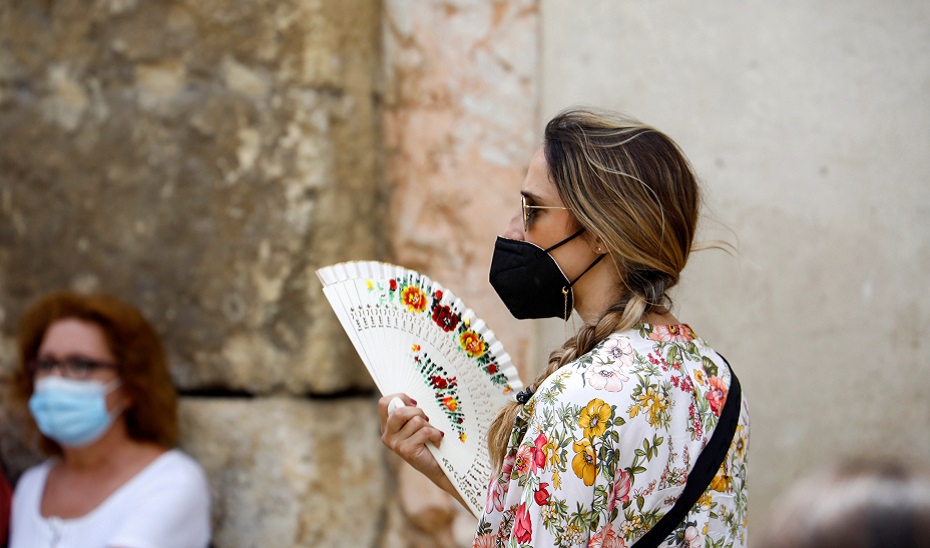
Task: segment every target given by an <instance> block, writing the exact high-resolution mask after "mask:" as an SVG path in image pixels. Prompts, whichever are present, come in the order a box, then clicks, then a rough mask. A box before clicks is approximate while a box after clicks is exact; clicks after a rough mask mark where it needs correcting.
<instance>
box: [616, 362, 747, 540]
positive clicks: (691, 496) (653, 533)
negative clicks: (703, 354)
mask: <svg viewBox="0 0 930 548" xmlns="http://www.w3.org/2000/svg"><path fill="white" fill-rule="evenodd" d="M717 355H718V356H720V354H719V353H718V354H717ZM720 359H722V360H723V363H725V364H727V369H729V370H730V391H729V392H728V393H727V401H726V402H725V403H724V404H723V410H721V411H720V419H719V420H718V421H717V427H716V428H714V433H713V434H712V435H711V437H710V441H708V442H707V445H706V446H704V450H702V451H701V454H700V456H698V459H697V461H696V462H695V463H694V468H692V469H691V473H690V474H688V482H687V483H686V484H685V490H684V491H682V493H681V495H680V496H679V497H678V500H677V501H676V502H675V505H674V506H672V509H671V510H669V511H668V513H666V514H665V515H664V516H662V519H660V520H659V521H658V523H656V524H655V525H654V526H653V527H652V528H651V529H649V531H647V532H646V534H645V535H643V536H642V537H641V538H640V539H639V540H637V541H636V542H635V543H633V546H632V548H654V547H657V546H659V544H660V543H661V542H662V541H663V540H665V539H666V538H667V537H668V536H669V535H670V534H671V533H672V531H674V530H675V528H676V527H678V525H679V524H680V523H681V522H682V521H683V520H684V519H685V516H687V515H688V512H690V511H691V508H693V507H694V505H695V503H697V501H698V499H699V498H701V495H702V494H704V491H705V490H707V487H708V486H709V485H710V482H711V481H713V479H714V476H716V475H717V471H718V470H720V465H721V464H723V460H724V459H725V458H726V457H727V452H729V450H730V444H731V443H733V435H734V434H735V433H736V426H737V424H739V412H740V405H741V402H742V399H743V396H742V392H741V391H740V386H739V379H737V378H736V373H734V372H733V368H732V367H730V362H728V361H727V359H726V358H724V357H723V356H720Z"/></svg>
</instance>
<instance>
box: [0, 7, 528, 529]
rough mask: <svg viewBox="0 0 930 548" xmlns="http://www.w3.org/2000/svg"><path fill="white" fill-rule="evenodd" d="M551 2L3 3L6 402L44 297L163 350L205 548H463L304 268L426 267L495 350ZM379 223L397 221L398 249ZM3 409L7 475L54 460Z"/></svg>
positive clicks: (0, 102)
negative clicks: (129, 308) (75, 300)
mask: <svg viewBox="0 0 930 548" xmlns="http://www.w3.org/2000/svg"><path fill="white" fill-rule="evenodd" d="M538 19H539V13H538V5H537V0H520V1H517V2H511V1H508V2H503V1H492V2H488V1H485V0H456V1H439V0H428V1H423V2H418V3H415V4H413V3H410V2H403V1H400V0H387V1H384V2H379V1H378V0H280V1H279V0H275V1H271V0H245V1H234V0H196V1H194V0H170V1H164V2H140V1H138V0H97V1H94V2H84V1H77V0H60V1H59V0H44V1H38V2H36V1H31V0H28V1H27V0H13V1H11V2H4V3H3V4H2V5H0V140H2V142H3V147H0V272H2V275H0V389H3V390H7V389H8V388H9V386H8V385H9V379H10V374H11V371H12V368H13V367H14V366H15V342H14V336H15V330H16V322H17V321H18V319H19V317H20V315H21V314H22V312H23V310H24V309H25V307H26V306H28V305H29V304H30V303H31V302H32V301H33V300H34V299H35V298H37V297H38V296H40V295H41V294H43V293H45V292H47V291H50V290H54V289H59V288H74V289H78V290H84V291H94V290H102V291H107V292H110V293H114V294H117V295H120V296H122V297H124V298H126V299H128V300H130V301H132V302H134V303H135V304H137V305H138V306H139V307H140V308H141V309H142V310H143V312H144V313H145V315H146V316H147V317H148V318H150V319H151V320H152V322H153V323H154V324H155V326H156V328H157V330H158V331H159V332H160V333H161V334H162V336H163V338H164V340H165V343H166V346H167V347H168V349H169V353H170V362H171V369H172V376H173V378H174V380H175V382H176V384H177V385H178V387H179V389H180V390H181V394H182V398H181V409H180V411H181V413H180V414H181V437H182V443H181V445H182V449H184V450H185V451H187V452H189V453H190V454H191V455H193V456H194V457H195V458H196V459H197V460H198V461H199V462H200V463H201V464H202V465H203V467H204V469H205V470H206V472H207V474H208V477H209V480H210V484H211V489H212V495H213V520H214V526H215V530H214V533H215V538H214V542H215V545H216V546H222V547H227V546H228V547H238V546H381V547H393V546H420V547H429V546H444V547H447V546H465V545H470V539H471V537H472V536H473V533H474V525H475V521H474V518H472V517H471V516H470V515H468V514H467V512H465V511H464V510H463V509H461V508H459V507H458V505H457V504H456V503H455V502H454V501H453V500H452V498H451V497H448V496H447V495H445V494H444V493H442V492H440V491H438V490H437V489H435V488H433V487H432V486H431V485H430V484H428V483H427V482H424V480H423V478H422V477H420V476H419V475H418V474H417V473H415V472H414V471H412V470H411V469H410V468H409V467H406V465H402V463H401V462H399V461H398V459H397V458H395V457H394V456H393V455H389V454H388V453H387V451H386V450H384V449H383V448H382V446H381V444H380V441H379V432H378V423H377V413H376V412H375V399H376V393H375V392H376V391H375V389H374V386H373V384H372V383H371V381H370V379H369V377H368V375H367V373H366V372H365V370H364V367H363V366H362V365H361V363H360V361H359V360H358V358H357V357H356V355H355V352H354V351H353V349H352V348H351V345H350V344H349V343H348V340H347V339H346V337H345V336H344V335H343V334H342V330H341V328H340V327H339V325H338V323H337V322H336V320H335V316H334V315H333V314H332V312H331V310H330V309H329V306H328V305H327V304H326V303H325V300H324V299H323V298H322V292H321V291H320V289H319V284H318V282H317V280H316V277H315V275H314V273H313V272H314V270H315V269H316V268H317V267H319V266H323V265H326V264H331V263H334V262H338V261H341V260H348V259H365V258H367V259H387V260H391V261H394V262H397V263H400V264H404V265H405V266H408V267H411V268H415V269H418V270H421V271H423V272H425V273H427V274H428V275H430V276H431V277H432V278H434V279H436V280H437V281H439V282H440V283H442V284H443V285H445V286H446V287H448V288H450V289H454V290H455V292H456V294H457V295H458V296H459V297H461V298H462V299H463V300H464V301H465V302H466V303H468V304H469V306H471V307H472V308H473V309H474V310H475V311H476V312H477V313H478V315H479V316H480V317H482V318H483V319H485V320H486V321H487V323H488V324H489V325H491V326H492V327H494V328H495V329H496V330H497V332H498V337H499V338H500V339H501V340H502V341H503V342H504V343H505V345H506V347H507V349H508V351H510V353H511V355H512V356H513V358H514V361H515V362H516V363H517V364H518V366H519V367H520V368H521V370H523V372H524V375H526V374H527V372H528V370H530V369H532V367H531V366H529V364H530V363H532V359H533V352H532V348H533V345H532V344H531V336H532V333H531V327H530V326H527V325H525V324H523V325H519V324H517V323H516V322H515V321H514V320H513V319H512V318H510V317H509V315H508V314H507V312H506V309H504V307H503V306H502V305H501V304H500V302H499V301H498V300H497V299H496V297H495V296H494V294H493V291H492V290H491V289H490V287H489V285H488V283H487V269H488V265H489V264H490V256H491V250H492V245H493V240H494V237H495V235H496V234H497V232H498V231H499V230H500V229H501V228H502V227H503V226H504V224H505V222H506V220H507V219H508V218H509V217H510V216H512V215H514V214H516V213H517V211H518V209H517V204H516V201H517V191H518V189H519V186H520V181H521V180H522V178H523V174H524V172H525V168H526V165H527V163H528V161H529V158H530V157H531V155H532V153H533V150H534V148H535V146H536V143H537V141H538V135H537V134H536V133H535V132H534V129H535V127H536V125H537V120H536V114H537V113H536V108H537V91H536V89H537V64H538V63H537V54H538V52H537V50H538ZM386 227H387V228H386ZM7 402H9V399H8V398H6V397H4V398H3V399H2V400H0V424H2V425H3V428H2V430H0V459H2V462H3V464H4V466H5V467H7V469H8V471H9V472H10V473H11V474H12V475H13V476H14V479H15V477H16V476H18V474H19V473H21V471H22V470H24V469H25V467H27V466H29V465H31V464H33V463H35V462H37V461H38V460H39V459H40V458H41V455H39V453H38V452H37V450H36V448H35V435H34V433H33V432H31V431H30V430H29V429H28V428H27V426H26V425H27V423H28V419H27V418H26V417H25V416H24V415H23V413H22V410H16V409H13V408H11V407H10V406H9V405H7Z"/></svg>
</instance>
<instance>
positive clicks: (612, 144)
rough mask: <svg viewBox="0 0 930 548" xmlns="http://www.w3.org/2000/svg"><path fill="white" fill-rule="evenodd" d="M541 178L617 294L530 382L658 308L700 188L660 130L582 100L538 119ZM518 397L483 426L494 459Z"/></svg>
mask: <svg viewBox="0 0 930 548" xmlns="http://www.w3.org/2000/svg"><path fill="white" fill-rule="evenodd" d="M543 152H544V154H545V158H546V164H547V166H548V170H549V180H550V181H551V182H552V184H554V185H555V187H556V189H558V192H559V196H560V197H561V199H562V202H563V203H564V205H565V206H566V207H567V208H568V209H569V211H570V212H571V213H572V215H573V216H574V218H575V220H576V221H577V223H578V224H579V225H580V226H581V227H583V228H584V229H585V230H586V232H587V233H588V234H590V236H591V237H594V238H597V240H598V241H599V242H600V244H601V246H602V247H604V248H606V250H607V252H608V253H609V255H608V259H609V260H610V261H611V262H612V266H613V268H615V269H616V271H617V272H618V273H619V275H620V276H619V278H620V287H619V288H617V289H618V290H619V291H618V293H619V294H620V295H621V297H620V299H619V300H618V301H617V302H614V303H611V304H610V306H609V307H608V308H607V310H606V312H605V313H604V314H603V315H602V316H601V317H600V318H598V319H597V320H595V321H594V322H592V323H588V324H586V325H584V326H583V327H582V328H581V329H580V330H579V331H578V333H577V334H575V335H574V336H573V337H571V338H569V339H568V340H567V341H565V343H564V344H563V345H562V347H561V348H558V349H556V350H555V351H553V352H552V353H551V354H550V355H549V362H548V365H547V367H546V368H545V369H544V370H543V371H542V372H541V373H540V374H539V376H538V377H537V378H536V379H535V380H534V381H533V382H532V383H530V384H529V386H528V388H529V389H530V390H532V391H533V392H535V391H536V389H537V388H538V387H539V385H540V384H541V383H542V382H543V381H544V380H545V379H546V378H547V377H549V376H550V375H552V374H553V373H554V372H555V371H557V370H558V369H559V368H560V367H562V366H563V365H565V364H568V363H571V362H572V361H574V360H575V359H576V358H578V357H580V356H582V355H584V354H586V353H587V352H589V351H590V350H591V349H593V348H594V347H595V346H596V345H597V344H598V343H599V342H601V341H602V340H604V339H605V338H606V337H608V336H609V335H610V334H611V333H614V332H616V331H621V330H624V329H627V328H629V327H632V326H634V325H636V324H637V323H640V322H641V321H642V320H643V318H644V317H645V316H646V315H647V314H649V313H650V312H660V313H661V312H666V311H668V307H669V306H670V305H671V301H670V299H669V297H668V293H667V292H668V290H669V289H670V288H671V287H673V286H674V285H675V284H676V283H678V278H679V275H680V274H681V271H682V270H683V269H684V267H685V264H686V263H687V261H688V255H689V253H690V252H691V248H692V244H693V241H694V233H695V230H696V228H697V219H698V214H699V210H700V201H701V197H700V190H699V188H698V183H697V179H696V178H695V176H694V173H693V170H692V169H691V165H690V164H689V162H688V160H687V158H686V157H685V155H684V154H683V153H682V151H681V150H680V149H679V148H678V146H677V145H676V144H675V142H674V141H672V140H671V139H670V138H669V137H668V136H666V135H665V134H663V133H662V132H660V131H658V130H656V129H655V128H652V127H650V126H647V125H645V124H643V123H641V122H639V121H637V120H635V119H632V118H629V117H626V116H623V115H620V114H617V113H612V112H607V111H602V110H594V109H587V108H573V109H569V110H565V111H563V112H561V113H559V114H558V115H557V116H555V117H554V118H553V119H552V120H550V121H549V123H548V124H547V125H546V130H545V134H544V143H543ZM520 408H521V404H519V403H516V402H514V403H511V404H508V405H507V406H506V407H504V409H502V410H501V412H500V413H499V414H498V416H497V418H496V419H495V421H494V422H493V423H492V425H491V427H490V429H489V431H488V448H489V450H490V454H491V461H492V465H493V466H494V467H495V468H497V469H499V468H500V466H501V463H502V462H503V459H504V453H505V451H506V450H507V445H508V442H509V441H510V435H511V432H512V429H513V425H514V421H515V420H516V418H517V415H518V414H519V412H520Z"/></svg>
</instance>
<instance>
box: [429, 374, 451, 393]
mask: <svg viewBox="0 0 930 548" xmlns="http://www.w3.org/2000/svg"><path fill="white" fill-rule="evenodd" d="M430 382H431V383H432V384H433V388H436V389H439V390H442V389H443V388H445V387H447V386H449V383H448V382H446V379H444V378H442V377H440V376H438V375H434V376H433V377H431V378H430Z"/></svg>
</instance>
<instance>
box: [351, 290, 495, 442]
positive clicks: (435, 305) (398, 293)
mask: <svg viewBox="0 0 930 548" xmlns="http://www.w3.org/2000/svg"><path fill="white" fill-rule="evenodd" d="M366 281H367V286H368V290H369V291H378V292H380V293H381V302H383V303H387V302H391V301H395V300H396V301H397V302H399V303H401V304H402V305H403V306H404V307H405V308H406V309H407V310H408V311H410V312H412V313H414V314H421V313H423V312H425V311H426V310H427V308H428V309H429V310H430V314H431V315H432V318H433V322H434V323H435V324H436V325H437V326H439V327H440V328H441V329H442V330H443V331H445V332H446V333H450V334H452V335H453V336H454V337H455V340H456V343H457V344H458V347H459V349H461V350H462V351H463V352H465V354H466V355H467V356H468V357H469V358H472V359H473V360H475V365H476V366H477V367H478V369H479V370H481V371H483V372H484V373H485V374H486V375H487V376H488V378H489V379H490V380H491V382H493V383H494V384H497V385H499V386H501V387H503V389H504V390H503V393H504V394H507V393H509V392H511V390H512V388H511V387H510V384H509V383H508V382H507V377H506V375H504V373H503V372H502V371H501V370H500V367H499V366H498V364H497V363H495V362H494V357H493V356H492V355H491V353H489V352H488V343H487V342H486V341H485V340H484V338H483V337H482V336H481V334H480V333H478V332H476V331H474V330H472V329H471V325H470V321H469V320H468V318H463V317H462V314H461V312H458V311H456V310H454V309H453V308H452V307H450V306H449V305H444V304H442V296H443V293H442V290H441V289H437V290H434V291H430V292H429V293H430V295H427V293H426V292H424V291H423V288H422V287H420V285H419V284H418V283H417V282H416V281H415V280H412V279H411V278H410V277H409V276H400V277H397V278H391V279H390V280H388V283H387V287H385V286H384V284H383V283H380V282H375V281H373V280H366ZM440 403H441V404H442V406H443V407H447V403H448V404H451V403H452V402H451V401H450V402H445V401H442V402H440ZM460 423H461V421H459V424H460ZM453 424H456V423H455V422H454V421H453ZM460 434H462V435H464V433H460ZM463 441H464V440H463Z"/></svg>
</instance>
